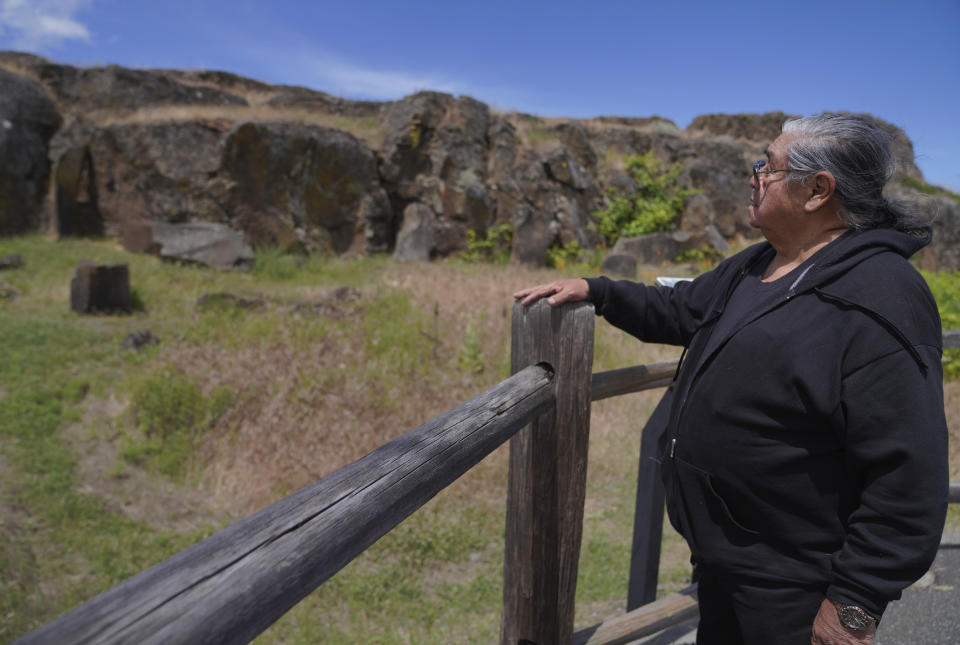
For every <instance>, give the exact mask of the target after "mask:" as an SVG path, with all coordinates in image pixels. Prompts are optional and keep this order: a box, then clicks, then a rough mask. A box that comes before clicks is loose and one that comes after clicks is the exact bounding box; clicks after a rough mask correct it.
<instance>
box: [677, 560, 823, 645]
mask: <svg viewBox="0 0 960 645" xmlns="http://www.w3.org/2000/svg"><path fill="white" fill-rule="evenodd" d="M694 579H695V580H696V581H697V589H698V591H697V597H698V599H699V604H700V625H699V627H698V628H697V645H810V638H811V635H812V630H813V619H814V618H815V617H816V615H817V611H819V609H820V603H822V602H823V599H824V597H825V591H826V590H825V588H820V587H815V588H814V587H796V586H793V587H791V586H790V585H789V583H787V584H784V585H772V584H768V583H758V582H747V581H743V580H737V579H733V578H730V577H727V576H722V575H716V574H713V573H711V572H708V571H704V570H702V568H700V567H698V570H697V572H696V574H695V576H694Z"/></svg>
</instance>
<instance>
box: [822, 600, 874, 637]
mask: <svg viewBox="0 0 960 645" xmlns="http://www.w3.org/2000/svg"><path fill="white" fill-rule="evenodd" d="M830 602H832V603H833V606H834V607H836V608H837V616H839V618H840V622H841V623H843V625H844V627H849V628H850V629H856V630H861V629H866V628H867V627H870V626H871V625H873V624H875V623H876V622H877V619H876V618H874V617H873V616H871V615H870V614H868V613H867V612H866V610H864V608H863V607H858V606H857V605H848V604H847V603H845V602H839V601H836V600H831V601H830Z"/></svg>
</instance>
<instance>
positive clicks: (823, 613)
mask: <svg viewBox="0 0 960 645" xmlns="http://www.w3.org/2000/svg"><path fill="white" fill-rule="evenodd" d="M876 634H877V626H876V625H870V626H869V627H867V628H866V629H859V630H858V629H850V628H849V627H845V626H844V625H843V623H841V622H840V617H839V616H837V608H836V607H834V606H833V603H832V602H830V601H829V600H828V599H826V598H824V600H823V602H822V603H820V611H819V612H817V617H816V618H814V619H813V639H812V640H811V641H810V643H811V645H873V642H874V638H875V637H876Z"/></svg>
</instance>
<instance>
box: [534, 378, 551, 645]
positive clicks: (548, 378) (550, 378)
mask: <svg viewBox="0 0 960 645" xmlns="http://www.w3.org/2000/svg"><path fill="white" fill-rule="evenodd" d="M537 367H542V368H543V369H545V370H547V378H548V379H552V378H553V375H554V374H555V373H556V370H555V369H553V365H551V364H550V363H548V362H547V361H540V362H539V363H537ZM533 645H536V643H534V644H533Z"/></svg>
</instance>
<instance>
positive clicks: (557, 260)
mask: <svg viewBox="0 0 960 645" xmlns="http://www.w3.org/2000/svg"><path fill="white" fill-rule="evenodd" d="M582 255H583V247H581V246H580V242H577V241H576V240H574V241H573V242H570V243H569V244H564V245H562V246H551V247H550V248H549V249H547V266H548V267H554V268H556V269H562V268H564V267H565V266H567V265H569V264H573V263H574V262H576V261H577V260H579V259H580V256H582Z"/></svg>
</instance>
